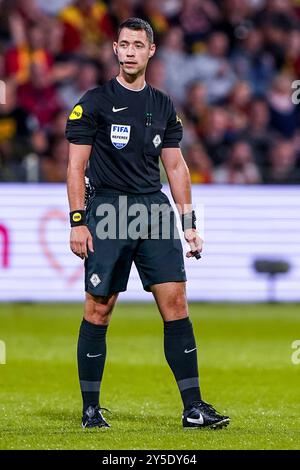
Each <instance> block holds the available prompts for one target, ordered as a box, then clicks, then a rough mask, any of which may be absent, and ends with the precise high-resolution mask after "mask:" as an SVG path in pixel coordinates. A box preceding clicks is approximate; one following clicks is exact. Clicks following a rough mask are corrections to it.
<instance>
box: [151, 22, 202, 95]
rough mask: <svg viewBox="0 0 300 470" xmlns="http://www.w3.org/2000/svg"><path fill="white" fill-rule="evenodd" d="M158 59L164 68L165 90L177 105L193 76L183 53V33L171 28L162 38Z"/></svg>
mask: <svg viewBox="0 0 300 470" xmlns="http://www.w3.org/2000/svg"><path fill="white" fill-rule="evenodd" d="M158 57H159V58H160V59H161V60H162V61H163V62H164V64H165V67H166V89H167V92H168V93H169V94H170V95H171V97H172V98H173V100H174V101H175V102H176V103H177V104H178V103H179V104H181V103H183V102H184V99H185V93H186V91H185V90H186V86H187V84H188V83H189V81H190V80H191V79H192V78H193V76H194V75H195V73H196V72H195V71H192V68H191V65H190V60H189V57H188V55H187V53H186V51H185V45H184V37H183V31H182V29H181V28H179V26H176V27H172V28H170V29H169V31H168V32H167V33H166V35H165V36H164V38H163V41H162V45H161V47H160V49H159V52H158Z"/></svg>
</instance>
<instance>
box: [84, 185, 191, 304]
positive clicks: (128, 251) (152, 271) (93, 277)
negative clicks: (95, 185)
mask: <svg viewBox="0 0 300 470" xmlns="http://www.w3.org/2000/svg"><path fill="white" fill-rule="evenodd" d="M120 196H122V197H123V200H122V204H123V203H124V200H125V199H124V196H126V197H127V199H126V201H127V203H126V206H127V207H128V211H129V213H130V207H132V205H133V204H142V205H143V207H146V208H147V212H148V217H147V218H145V217H144V218H143V219H140V220H142V223H141V224H140V225H139V226H138V230H139V231H140V232H141V236H139V237H138V238H137V239H133V238H132V236H128V234H127V235H126V236H124V229H125V228H126V229H128V226H130V224H131V222H132V221H134V219H135V220H136V216H132V215H131V216H129V217H126V219H125V222H124V221H123V222H120V212H121V213H122V214H123V215H124V210H122V211H120ZM103 204H110V205H111V206H110V207H113V208H114V209H115V215H116V227H115V228H116V233H115V235H116V237H109V238H105V239H104V237H103V235H101V236H100V237H99V236H98V235H99V227H100V225H101V227H102V228H103V222H104V219H105V217H107V212H106V213H103V209H101V211H99V206H100V205H102V206H101V207H102V208H103ZM152 204H156V205H162V204H163V205H164V206H160V207H164V209H165V210H164V209H163V210H162V211H161V212H160V213H159V217H158V219H156V220H159V225H158V226H157V224H156V226H155V227H154V225H155V224H154V223H152V221H153V219H151V217H150V206H151V205H152ZM135 207H136V206H134V207H133V209H134V208H135ZM151 207H153V206H151ZM97 208H98V210H97ZM145 210H146V209H145ZM168 211H169V213H168V214H167V212H168ZM99 212H101V214H102V215H99ZM144 214H145V211H144ZM165 217H169V218H170V222H171V223H170V224H167V230H166V231H165V229H163V226H162V221H163V220H164V219H165ZM174 218H175V214H174V211H173V210H172V209H171V204H170V202H169V199H168V197H167V196H166V195H165V194H164V193H162V192H161V191H157V192H155V193H151V194H137V195H136V194H124V193H123V194H122V193H121V192H120V191H115V190H104V189H103V190H101V191H97V194H96V196H94V197H93V198H92V199H91V201H90V203H89V204H88V207H87V225H88V228H89V230H90V232H91V234H92V237H93V248H94V252H90V251H89V252H88V258H87V259H86V261H85V290H86V292H89V293H90V294H92V295H95V296H108V295H110V294H112V293H115V292H123V291H126V288H127V283H128V278H129V273H130V269H131V265H132V262H134V264H135V265H136V267H137V270H138V273H139V276H140V278H141V281H142V284H143V287H144V289H145V290H146V291H150V286H151V285H153V284H160V283H164V282H182V281H186V274H185V268H184V260H183V253H182V244H181V241H180V238H179V235H178V230H177V227H176V225H175V224H174ZM99 222H100V224H99ZM121 225H122V230H123V233H122V235H121V236H120V233H121V232H120V226H121ZM134 226H136V224H135V225H134ZM168 227H170V228H169V231H168ZM106 228H108V226H106ZM151 230H152V231H153V232H152V238H151ZM127 232H128V230H127ZM101 233H103V232H101ZM153 233H154V237H153Z"/></svg>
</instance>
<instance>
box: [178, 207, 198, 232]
mask: <svg viewBox="0 0 300 470" xmlns="http://www.w3.org/2000/svg"><path fill="white" fill-rule="evenodd" d="M181 224H182V230H183V231H185V230H187V229H189V228H194V229H196V213H195V211H192V212H188V213H187V214H182V216H181Z"/></svg>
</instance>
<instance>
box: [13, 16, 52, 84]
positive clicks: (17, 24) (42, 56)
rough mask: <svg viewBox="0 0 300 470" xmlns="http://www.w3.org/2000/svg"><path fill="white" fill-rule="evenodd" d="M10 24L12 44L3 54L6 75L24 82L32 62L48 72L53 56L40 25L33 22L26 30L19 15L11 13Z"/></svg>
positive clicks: (21, 82) (26, 79)
mask: <svg viewBox="0 0 300 470" xmlns="http://www.w3.org/2000/svg"><path fill="white" fill-rule="evenodd" d="M10 24H11V33H12V37H13V39H14V45H13V47H11V48H10V49H8V51H7V52H6V54H5V69H6V75H7V77H11V78H14V79H15V80H16V81H17V82H18V83H19V84H24V83H26V82H27V81H28V80H29V78H30V68H31V66H32V65H33V64H39V65H41V66H42V67H43V69H44V70H45V73H47V72H49V70H50V69H51V67H52V66H53V57H52V55H51V54H50V53H49V52H48V51H47V50H46V47H45V45H46V38H45V35H44V31H43V27H42V25H40V24H37V23H34V24H32V25H31V26H30V27H29V28H28V29H27V30H26V29H25V24H24V22H23V20H22V18H21V16H19V15H17V14H13V15H11V17H10Z"/></svg>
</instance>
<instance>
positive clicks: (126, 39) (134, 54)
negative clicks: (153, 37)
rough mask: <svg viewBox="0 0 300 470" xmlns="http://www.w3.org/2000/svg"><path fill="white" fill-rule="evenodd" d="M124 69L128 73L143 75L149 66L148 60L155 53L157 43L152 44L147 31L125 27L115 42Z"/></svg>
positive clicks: (115, 48) (115, 49) (114, 45)
mask: <svg viewBox="0 0 300 470" xmlns="http://www.w3.org/2000/svg"><path fill="white" fill-rule="evenodd" d="M113 47H114V51H115V53H116V54H117V56H118V60H119V62H123V64H121V67H122V69H123V70H124V72H125V73H127V74H128V75H141V73H144V72H145V70H146V67H147V63H148V60H149V59H150V57H152V56H153V54H154V53H155V44H150V43H149V40H148V38H147V34H146V31H144V30H137V31H135V30H132V29H128V28H123V29H122V30H121V31H120V35H119V38H118V42H114V44H113Z"/></svg>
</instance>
